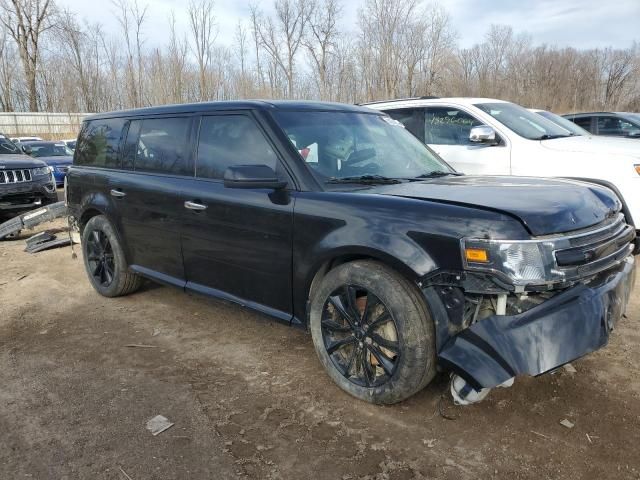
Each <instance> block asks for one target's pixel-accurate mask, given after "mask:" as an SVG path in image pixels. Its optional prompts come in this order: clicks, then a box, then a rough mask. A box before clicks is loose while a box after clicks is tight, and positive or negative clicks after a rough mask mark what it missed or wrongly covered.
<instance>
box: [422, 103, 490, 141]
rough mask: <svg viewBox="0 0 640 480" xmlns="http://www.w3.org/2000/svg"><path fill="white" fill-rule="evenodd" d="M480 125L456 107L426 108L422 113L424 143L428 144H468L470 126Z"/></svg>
mask: <svg viewBox="0 0 640 480" xmlns="http://www.w3.org/2000/svg"><path fill="white" fill-rule="evenodd" d="M478 125H482V122H480V121H479V120H476V119H475V118H473V117H472V116H471V115H469V114H468V113H467V112H463V111H462V110H458V109H457V108H445V107H437V108H428V109H427V110H426V111H425V114H424V138H425V139H424V143H426V144H428V145H431V144H432V145H468V144H470V143H471V142H470V141H469V133H470V132H471V128H473V127H477V126H478Z"/></svg>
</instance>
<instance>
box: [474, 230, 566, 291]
mask: <svg viewBox="0 0 640 480" xmlns="http://www.w3.org/2000/svg"><path fill="white" fill-rule="evenodd" d="M462 249H463V250H462V251H463V261H464V264H465V268H466V269H468V270H484V271H491V272H494V273H497V274H501V275H502V276H504V277H506V278H507V279H508V280H509V281H510V283H512V284H513V285H521V286H524V285H530V284H533V285H540V284H545V283H549V282H551V281H554V282H558V281H562V280H563V279H564V273H563V272H560V271H558V270H557V269H555V261H554V256H553V252H554V250H555V247H554V244H553V243H552V242H544V241H520V242H518V241H514V242H511V241H503V240H481V239H464V240H463V241H462Z"/></svg>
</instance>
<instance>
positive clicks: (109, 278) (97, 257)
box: [87, 230, 115, 287]
mask: <svg viewBox="0 0 640 480" xmlns="http://www.w3.org/2000/svg"><path fill="white" fill-rule="evenodd" d="M87 254H88V255H87V262H88V264H89V270H90V272H91V275H92V276H93V278H94V280H95V282H96V283H97V284H99V285H101V286H103V287H108V286H109V285H111V282H113V278H114V274H115V260H114V255H113V247H112V246H111V242H110V241H109V237H107V235H106V234H105V233H104V232H103V231H102V230H93V231H92V232H91V234H90V235H89V238H88V239H87Z"/></svg>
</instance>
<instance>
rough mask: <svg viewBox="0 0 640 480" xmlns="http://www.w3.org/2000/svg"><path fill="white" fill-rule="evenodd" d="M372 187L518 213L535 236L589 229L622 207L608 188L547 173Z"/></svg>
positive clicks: (389, 192) (426, 181)
mask: <svg viewBox="0 0 640 480" xmlns="http://www.w3.org/2000/svg"><path fill="white" fill-rule="evenodd" d="M374 191H375V193H378V194H382V195H394V196H398V197H407V198H416V199H421V200H429V201H434V202H442V203H450V204H456V205H464V206H469V207H472V208H482V209H485V210H493V211H498V212H501V213H506V214H508V215H511V216H513V217H516V218H518V219H519V220H520V221H521V222H522V223H523V224H524V226H525V227H526V228H527V229H528V230H529V232H530V233H531V234H533V235H536V236H539V235H550V234H554V233H561V232H568V231H572V230H579V229H581V228H587V227H590V226H592V225H595V224H597V223H600V222H602V221H603V220H605V219H606V218H608V217H610V216H612V215H613V214H615V213H616V212H618V211H619V210H620V208H621V204H620V201H619V200H618V198H617V197H616V195H615V194H614V193H613V192H612V191H611V190H609V189H608V188H605V187H600V186H598V185H593V184H589V183H582V182H575V181H570V180H557V179H553V180H551V179H546V178H531V177H499V176H494V177H488V176H460V177H454V176H450V177H441V178H434V179H430V180H424V181H420V182H411V183H401V184H397V185H380V186H376V187H375V188H374ZM368 193H371V190H369V191H368Z"/></svg>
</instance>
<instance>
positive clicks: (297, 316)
mask: <svg viewBox="0 0 640 480" xmlns="http://www.w3.org/2000/svg"><path fill="white" fill-rule="evenodd" d="M67 180H68V185H67V191H66V196H67V203H68V205H69V209H70V211H71V212H72V215H73V217H74V219H75V221H76V223H77V225H78V227H79V230H80V232H81V235H82V251H83V255H84V262H85V266H86V270H87V273H88V276H89V279H90V281H91V283H92V284H93V286H94V288H95V289H96V290H97V291H98V292H99V293H100V294H102V295H105V296H108V297H115V296H118V295H125V294H129V293H131V292H133V291H135V290H136V289H137V288H138V287H139V285H140V282H141V278H142V277H146V278H149V279H152V280H156V281H159V282H162V283H165V284H169V285H173V286H176V287H179V288H181V289H184V290H188V291H192V292H198V293H202V294H206V295H210V296H213V297H217V298H221V299H225V300H230V301H232V302H236V303H238V304H241V305H243V306H247V307H250V308H253V309H255V310H258V311H260V312H263V313H266V314H268V315H270V316H272V317H275V318H277V319H279V320H281V321H284V322H286V323H290V324H294V325H300V326H304V327H307V328H309V329H310V331H311V336H312V338H313V343H314V345H315V348H316V351H317V353H318V356H319V358H320V361H321V363H322V365H323V366H324V368H325V369H326V371H327V372H328V374H329V375H330V376H331V378H332V379H333V380H334V381H335V382H336V383H337V384H338V385H339V386H340V387H341V388H343V389H344V390H346V391H347V392H349V393H350V394H352V395H354V396H356V397H358V398H360V399H363V400H367V401H370V402H374V403H393V402H397V401H400V400H402V399H404V398H407V397H408V396H410V395H412V394H414V393H415V392H417V391H418V390H420V389H421V388H423V387H424V386H425V385H426V384H427V383H429V381H430V380H431V379H432V378H433V377H434V375H435V373H436V371H437V370H438V369H444V370H448V371H451V372H453V373H454V374H455V375H457V376H456V377H454V379H455V380H458V381H457V383H456V385H457V387H456V388H457V390H456V392H455V393H456V394H458V395H459V396H460V397H464V396H465V395H466V394H467V393H469V392H472V391H476V392H478V391H480V390H482V389H486V388H491V387H494V386H497V385H500V384H504V383H505V382H510V379H512V378H513V377H515V376H516V375H519V374H529V375H538V374H541V373H544V372H547V371H549V370H552V369H554V368H556V367H558V366H559V365H562V364H564V363H566V362H569V361H571V360H573V359H575V358H577V357H580V356H582V355H584V354H586V353H588V352H591V351H593V350H596V349H598V348H600V347H602V346H603V345H605V344H606V343H607V340H608V337H609V332H610V331H611V329H612V328H613V327H614V325H615V323H616V321H617V320H618V319H619V318H620V317H621V316H622V314H623V312H624V310H625V307H626V304H627V300H628V297H629V294H630V291H631V288H632V284H633V281H634V275H635V269H634V257H633V256H632V255H631V251H632V248H633V247H632V244H631V242H632V241H633V239H634V237H635V232H634V230H633V228H631V227H630V226H628V225H627V224H626V223H625V221H624V218H623V216H622V214H621V213H620V202H619V200H618V199H617V198H616V196H615V195H614V194H613V193H612V192H611V191H610V190H608V189H606V188H604V187H600V186H596V185H590V184H586V183H577V182H571V181H563V180H547V179H533V178H510V177H473V176H462V175H460V174H458V173H456V172H455V171H454V170H452V169H451V168H450V167H449V166H448V165H447V164H446V163H445V162H443V161H442V160H441V159H440V158H438V157H437V156H436V155H435V154H434V153H433V152H432V151H430V150H429V149H428V148H427V147H425V146H424V145H423V144H421V143H420V142H419V141H418V140H417V139H415V138H414V137H413V136H412V135H411V134H410V133H409V132H408V131H406V130H405V129H404V127H403V126H402V125H401V124H400V123H398V122H397V121H395V120H392V119H391V118H389V117H388V116H387V115H385V114H383V113H381V112H378V111H374V110H370V109H367V108H363V107H355V106H349V105H341V104H330V103H312V102H277V101H271V102H264V101H238V102H220V103H200V104H193V105H177V106H163V107H154V108H147V109H140V110H130V111H124V112H114V113H106V114H100V115H94V116H92V117H89V118H87V119H86V120H85V122H84V123H83V126H82V130H81V132H80V136H79V138H78V143H77V148H76V151H75V156H74V166H73V167H72V168H71V169H70V171H69V174H68V177H67ZM452 385H453V382H452Z"/></svg>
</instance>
